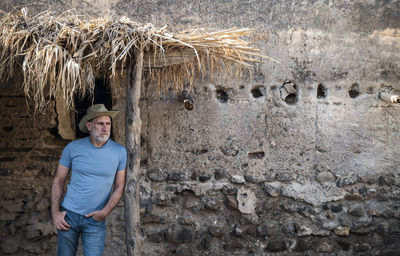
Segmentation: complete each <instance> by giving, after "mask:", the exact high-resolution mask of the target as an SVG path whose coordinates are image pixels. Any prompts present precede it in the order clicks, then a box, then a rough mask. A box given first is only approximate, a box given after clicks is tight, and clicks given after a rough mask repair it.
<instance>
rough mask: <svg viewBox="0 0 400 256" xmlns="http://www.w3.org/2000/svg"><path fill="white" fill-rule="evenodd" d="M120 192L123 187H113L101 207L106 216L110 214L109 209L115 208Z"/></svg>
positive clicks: (120, 195)
mask: <svg viewBox="0 0 400 256" xmlns="http://www.w3.org/2000/svg"><path fill="white" fill-rule="evenodd" d="M122 193H123V188H117V189H114V191H113V192H112V194H111V196H110V199H109V200H108V202H107V204H106V205H105V206H104V207H103V209H101V211H102V212H104V213H105V214H106V216H108V215H110V213H111V211H112V210H113V209H114V208H115V206H117V204H118V202H119V200H120V199H121V197H122Z"/></svg>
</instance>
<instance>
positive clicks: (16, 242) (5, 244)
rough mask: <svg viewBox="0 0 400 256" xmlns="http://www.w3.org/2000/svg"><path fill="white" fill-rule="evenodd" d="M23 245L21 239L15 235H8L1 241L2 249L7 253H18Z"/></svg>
mask: <svg viewBox="0 0 400 256" xmlns="http://www.w3.org/2000/svg"><path fill="white" fill-rule="evenodd" d="M20 246H21V240H20V239H17V238H15V237H10V236H9V237H8V238H5V239H3V241H1V249H2V251H3V252H4V253H6V254H11V253H16V252H17V251H18V250H19V249H20Z"/></svg>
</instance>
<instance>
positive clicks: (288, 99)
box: [285, 93, 297, 105]
mask: <svg viewBox="0 0 400 256" xmlns="http://www.w3.org/2000/svg"><path fill="white" fill-rule="evenodd" d="M285 102H286V104H288V105H294V104H296V102H297V94H296V93H291V94H289V95H288V96H286V98H285Z"/></svg>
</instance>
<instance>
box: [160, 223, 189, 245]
mask: <svg viewBox="0 0 400 256" xmlns="http://www.w3.org/2000/svg"><path fill="white" fill-rule="evenodd" d="M166 238H167V240H168V241H169V242H171V243H190V242H192V240H193V234H192V231H191V230H189V229H187V228H183V227H179V226H177V225H175V224H173V225H171V226H170V227H169V228H168V230H167V232H166Z"/></svg>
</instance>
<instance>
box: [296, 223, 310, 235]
mask: <svg viewBox="0 0 400 256" xmlns="http://www.w3.org/2000/svg"><path fill="white" fill-rule="evenodd" d="M311 234H312V229H311V228H309V227H307V226H305V225H302V226H300V228H299V231H298V232H297V235H298V236H299V237H302V236H309V235H311Z"/></svg>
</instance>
